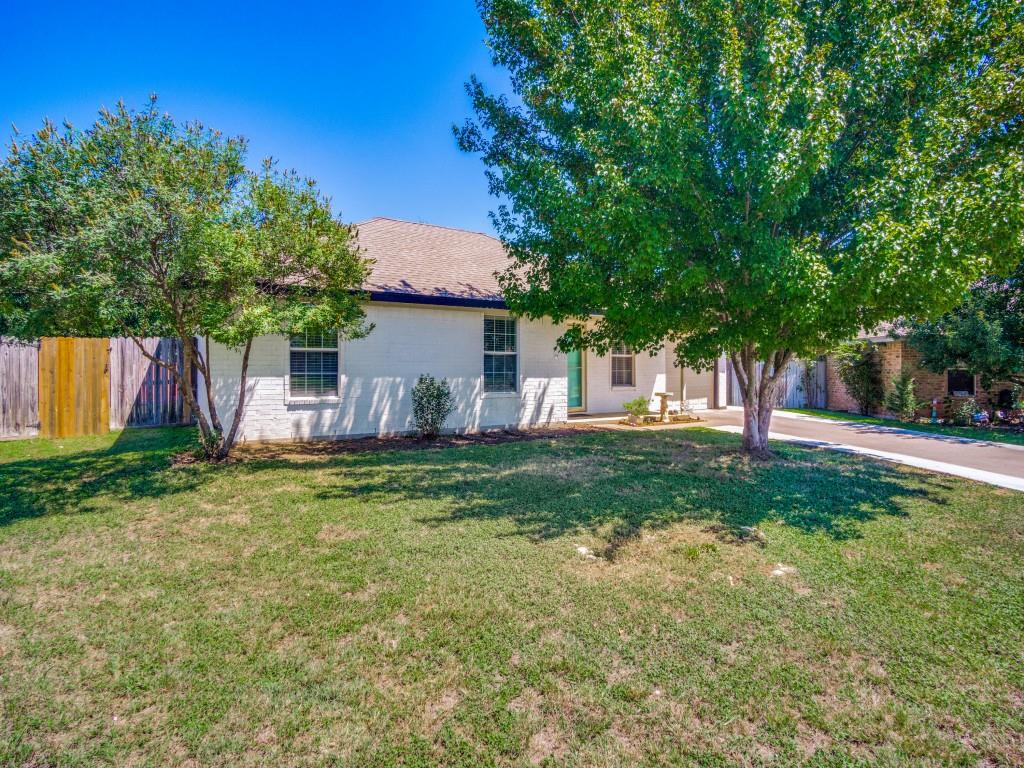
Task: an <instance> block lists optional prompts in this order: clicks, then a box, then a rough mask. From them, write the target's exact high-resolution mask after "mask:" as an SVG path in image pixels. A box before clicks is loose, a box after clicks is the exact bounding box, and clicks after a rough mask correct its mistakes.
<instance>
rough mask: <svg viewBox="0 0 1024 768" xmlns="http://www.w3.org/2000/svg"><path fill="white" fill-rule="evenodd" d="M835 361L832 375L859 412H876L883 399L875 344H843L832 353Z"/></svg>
mask: <svg viewBox="0 0 1024 768" xmlns="http://www.w3.org/2000/svg"><path fill="white" fill-rule="evenodd" d="M835 360H836V372H837V373H838V374H839V378H840V379H841V380H842V382H843V385H844V386H845V387H846V391H847V392H849V393H850V397H852V398H853V400H854V402H855V403H857V407H858V408H860V412H861V413H862V414H864V415H865V416H867V415H869V414H870V413H871V412H872V411H874V410H877V409H878V406H880V405H881V404H882V402H883V399H884V397H885V387H884V386H883V384H882V355H881V353H880V352H879V350H878V345H877V344H872V343H871V342H870V341H856V342H851V343H849V344H844V345H843V346H842V347H840V348H839V350H838V351H837V352H836V354H835Z"/></svg>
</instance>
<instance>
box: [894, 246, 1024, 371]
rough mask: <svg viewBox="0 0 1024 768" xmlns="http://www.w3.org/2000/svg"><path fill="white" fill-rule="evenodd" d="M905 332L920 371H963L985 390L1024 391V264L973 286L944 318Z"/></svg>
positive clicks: (910, 325)
mask: <svg viewBox="0 0 1024 768" xmlns="http://www.w3.org/2000/svg"><path fill="white" fill-rule="evenodd" d="M906 330H907V338H908V341H909V342H910V344H911V346H913V347H914V348H915V349H917V350H918V351H919V352H920V353H921V365H922V366H923V367H925V368H928V369H930V370H932V371H935V372H937V373H942V372H944V371H945V370H946V369H947V368H965V369H967V370H968V371H970V372H971V373H973V374H976V375H978V376H980V377H981V384H982V386H983V387H986V388H988V387H990V386H992V385H993V384H994V383H995V382H999V381H1009V382H1013V383H1014V384H1017V385H1019V386H1022V387H1024V261H1022V262H1021V263H1020V264H1019V265H1018V266H1017V269H1016V270H1015V271H1014V272H1013V274H1011V275H1010V276H1009V277H1007V278H1002V277H990V278H986V279H985V280H982V281H980V282H979V283H978V284H977V285H974V286H972V288H971V290H970V292H969V293H968V294H967V298H966V299H965V300H964V302H963V303H962V304H960V305H958V306H956V307H955V308H954V309H952V310H950V311H949V312H947V313H945V314H944V315H942V316H940V317H938V318H935V319H932V320H910V321H908V322H907V323H906Z"/></svg>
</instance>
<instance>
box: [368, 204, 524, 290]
mask: <svg viewBox="0 0 1024 768" xmlns="http://www.w3.org/2000/svg"><path fill="white" fill-rule="evenodd" d="M356 226H357V229H358V238H357V239H358V243H359V247H360V249H361V250H362V252H363V255H364V256H366V257H367V258H370V259H373V261H374V263H373V266H372V267H371V270H370V277H369V279H368V280H367V281H366V283H365V284H364V286H363V287H364V289H365V290H367V291H369V292H370V293H371V295H374V297H375V298H376V297H377V294H387V295H389V296H390V297H391V298H392V299H400V298H402V297H403V296H404V295H408V296H410V298H412V297H418V298H419V300H420V301H424V300H425V299H436V300H440V301H445V300H448V301H452V300H454V301H456V302H458V301H472V302H480V303H495V304H498V303H502V301H503V299H502V296H501V289H500V288H499V286H498V281H497V279H496V278H495V273H496V272H502V271H504V270H505V269H506V268H507V267H508V266H509V263H510V262H509V258H508V256H507V254H506V253H505V248H504V246H502V244H501V242H500V241H499V240H497V239H496V238H494V237H491V236H490V235H485V234H483V233H481V232H468V231H465V230H461V229H450V228H448V227H440V226H436V225H433V224H417V223H414V222H410V221H398V220H396V219H387V218H382V217H378V218H374V219H370V220H369V221H364V222H363V223H361V224H358V225H356Z"/></svg>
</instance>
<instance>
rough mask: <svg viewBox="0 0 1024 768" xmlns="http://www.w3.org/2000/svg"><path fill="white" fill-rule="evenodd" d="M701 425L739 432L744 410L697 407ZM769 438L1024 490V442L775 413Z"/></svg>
mask: <svg viewBox="0 0 1024 768" xmlns="http://www.w3.org/2000/svg"><path fill="white" fill-rule="evenodd" d="M698 415H699V416H700V417H701V419H703V420H704V421H705V426H709V427H711V428H713V429H719V430H722V431H724V432H734V433H739V432H742V430H743V411H742V409H740V408H727V409H725V410H721V411H700V412H699V413H698ZM769 437H770V438H771V439H773V440H785V441H788V442H799V443H805V444H810V445H815V446H818V447H822V448H829V449H832V450H839V451H843V452H845V453H855V454H860V455H864V456H871V457H873V458H877V459H882V460H884V461H892V462H895V463H898V464H907V465H909V466H915V467H919V468H921V469H927V470H930V471H933V472H942V473H944V474H949V475H957V476H959V477H966V478H969V479H971V480H977V481H979V482H983V483H989V484H991V485H998V486H1000V487H1003V488H1012V489H1014V490H1018V491H1024V446H1017V445H1006V444H1003V443H991V442H987V441H984V440H970V439H968V438H962V437H953V436H949V435H936V434H932V433H929V432H915V431H913V430H910V429H901V428H899V427H889V426H881V425H874V424H861V423H857V422H852V421H851V422H846V421H830V420H828V419H819V418H815V417H813V416H804V415H801V414H794V413H784V412H781V411H776V412H775V413H774V414H773V416H772V424H771V429H770V431H769Z"/></svg>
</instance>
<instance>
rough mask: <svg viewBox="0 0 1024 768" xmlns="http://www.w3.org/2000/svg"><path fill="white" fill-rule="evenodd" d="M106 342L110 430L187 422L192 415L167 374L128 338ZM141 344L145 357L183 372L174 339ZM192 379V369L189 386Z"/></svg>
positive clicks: (182, 358)
mask: <svg viewBox="0 0 1024 768" xmlns="http://www.w3.org/2000/svg"><path fill="white" fill-rule="evenodd" d="M110 341H111V345H110V426H111V428H112V429H119V428H120V427H125V426H127V427H158V426H160V425H163V424H189V423H191V421H192V414H191V413H190V412H189V409H188V406H187V405H186V404H185V397H184V395H183V394H182V393H181V390H180V389H179V387H178V382H177V380H176V379H175V378H174V376H173V375H171V372H170V371H168V370H167V369H166V368H164V367H162V366H159V365H155V364H154V363H152V362H150V360H149V359H148V358H147V357H146V356H145V355H143V354H142V350H140V349H139V348H138V346H137V345H136V344H135V342H133V341H132V340H131V339H111V340H110ZM142 343H143V345H144V346H145V347H146V351H147V352H148V353H149V354H151V355H153V356H154V357H156V358H158V359H160V360H163V361H165V362H168V363H172V364H173V365H174V367H175V368H177V369H178V370H179V371H184V370H185V353H184V349H183V348H182V344H181V342H180V341H179V340H178V339H145V340H144V341H143V342H142ZM195 380H196V376H195V369H193V370H192V383H193V384H195ZM193 391H194V390H193Z"/></svg>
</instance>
